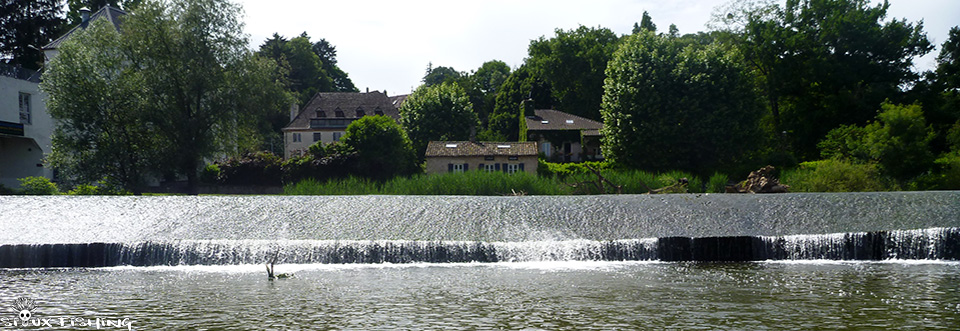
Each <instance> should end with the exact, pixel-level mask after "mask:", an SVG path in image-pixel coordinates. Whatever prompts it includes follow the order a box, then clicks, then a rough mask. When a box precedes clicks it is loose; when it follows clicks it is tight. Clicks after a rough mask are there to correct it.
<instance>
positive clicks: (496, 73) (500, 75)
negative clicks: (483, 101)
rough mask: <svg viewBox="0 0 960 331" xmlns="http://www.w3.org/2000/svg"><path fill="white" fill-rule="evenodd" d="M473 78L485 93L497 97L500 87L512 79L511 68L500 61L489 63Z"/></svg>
mask: <svg viewBox="0 0 960 331" xmlns="http://www.w3.org/2000/svg"><path fill="white" fill-rule="evenodd" d="M473 77H474V78H473V79H474V80H475V81H476V82H477V84H479V85H480V90H481V91H483V93H485V94H494V95H495V94H496V93H497V90H498V89H500V85H503V82H504V81H506V80H507V77H510V66H508V65H507V64H506V63H504V62H503V61H499V60H492V61H487V62H484V63H483V65H481V66H480V68H479V69H477V72H476V73H474V74H473Z"/></svg>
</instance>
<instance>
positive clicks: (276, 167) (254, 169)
mask: <svg viewBox="0 0 960 331" xmlns="http://www.w3.org/2000/svg"><path fill="white" fill-rule="evenodd" d="M217 166H218V167H219V168H220V176H219V182H220V183H222V184H226V185H280V177H281V168H280V166H281V163H280V157H279V156H276V155H274V154H272V153H270V152H262V151H261V152H255V153H246V154H244V155H243V156H241V157H239V158H229V159H227V160H225V161H223V162H222V163H220V164H218V165H217Z"/></svg>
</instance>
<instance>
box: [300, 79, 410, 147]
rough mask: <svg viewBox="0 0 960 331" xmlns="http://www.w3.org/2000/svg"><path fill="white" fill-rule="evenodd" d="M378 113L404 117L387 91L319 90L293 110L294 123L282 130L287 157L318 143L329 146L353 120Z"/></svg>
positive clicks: (342, 133)
mask: <svg viewBox="0 0 960 331" xmlns="http://www.w3.org/2000/svg"><path fill="white" fill-rule="evenodd" d="M376 115H382V116H387V117H390V118H392V119H394V120H396V121H399V120H400V113H399V111H397V108H396V107H395V106H394V103H393V100H391V99H390V98H388V97H387V95H386V93H381V92H377V91H373V92H367V93H355V92H320V93H317V94H316V95H315V96H313V98H312V99H310V102H308V103H307V105H306V106H304V107H303V108H300V109H296V107H294V108H293V109H291V111H290V124H288V125H287V126H286V127H284V128H283V129H282V131H283V147H284V148H283V150H284V153H283V156H284V158H285V159H289V158H291V157H295V156H300V155H303V154H304V153H306V152H307V150H308V148H309V147H310V145H313V144H314V143H316V142H322V143H323V144H324V145H328V144H331V143H334V142H337V141H340V138H342V137H343V135H344V134H346V131H347V126H348V125H350V123H353V121H355V120H358V119H360V118H362V117H364V116H376Z"/></svg>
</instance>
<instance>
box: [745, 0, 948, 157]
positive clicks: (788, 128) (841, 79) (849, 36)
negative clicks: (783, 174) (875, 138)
mask: <svg viewBox="0 0 960 331" xmlns="http://www.w3.org/2000/svg"><path fill="white" fill-rule="evenodd" d="M888 8H889V4H888V3H886V2H884V3H882V4H878V5H877V6H875V7H871V6H870V2H869V1H867V0H837V1H822V0H789V1H787V2H786V6H785V7H783V8H781V7H780V6H779V5H778V4H771V5H768V6H765V7H761V8H754V9H751V10H748V11H746V13H745V14H739V13H738V14H733V13H728V14H727V15H728V16H729V17H742V18H743V20H744V21H745V22H746V23H745V25H744V28H743V31H742V34H741V38H740V39H739V40H737V43H738V45H739V46H740V48H741V51H742V53H743V54H744V55H745V59H746V60H747V63H748V64H750V66H751V67H752V68H753V69H754V70H755V71H756V73H757V74H758V75H759V76H760V78H761V83H760V87H761V88H762V90H763V92H764V94H765V97H766V100H767V103H768V107H769V109H770V112H771V116H772V123H773V129H772V131H773V132H776V133H779V132H781V131H785V132H787V133H788V137H789V142H791V143H792V146H793V149H794V151H795V152H796V153H797V154H798V156H800V157H801V158H805V159H810V158H814V157H816V155H817V149H816V145H817V142H818V141H820V140H821V139H822V138H823V137H824V136H825V134H826V133H827V132H828V131H829V130H831V129H833V128H836V127H839V126H840V125H843V124H862V123H866V122H867V121H869V120H870V119H871V118H872V117H873V116H874V114H875V112H874V111H875V109H876V107H877V105H879V104H880V103H881V102H883V100H885V99H887V98H891V97H895V96H898V95H900V94H901V90H900V86H901V85H904V84H907V83H910V82H912V81H914V80H916V79H917V78H918V76H917V75H916V74H915V73H914V72H912V71H911V66H912V59H913V57H914V56H919V55H923V54H925V53H927V52H929V51H930V49H931V47H930V43H929V41H928V40H927V38H926V36H925V34H924V33H923V31H922V28H923V25H922V23H916V24H913V23H908V22H907V21H906V20H891V21H889V22H885V23H884V22H883V19H884V18H885V17H886V13H887V9H888Z"/></svg>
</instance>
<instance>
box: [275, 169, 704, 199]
mask: <svg viewBox="0 0 960 331" xmlns="http://www.w3.org/2000/svg"><path fill="white" fill-rule="evenodd" d="M601 173H602V174H603V176H604V177H605V178H607V179H608V180H609V181H610V182H612V183H614V184H616V185H620V186H622V193H624V194H639V193H647V192H648V191H647V189H646V188H645V187H644V186H643V185H642V184H640V183H645V184H646V185H647V186H649V187H650V188H651V189H660V188H664V187H667V186H671V185H675V184H676V183H677V182H678V179H680V178H687V180H688V182H689V184H688V185H687V187H686V188H687V190H688V191H689V192H692V193H699V192H702V191H703V190H702V181H700V179H698V178H695V177H693V176H691V175H690V174H686V173H683V172H666V173H660V174H657V173H648V172H643V171H636V170H631V171H618V170H609V169H607V170H603V171H602V172H601ZM603 190H605V191H603ZM600 193H610V194H612V193H616V191H615V190H614V189H613V188H611V187H610V186H609V185H607V184H605V185H604V188H603V189H600V188H599V187H598V186H597V177H596V176H595V175H589V174H581V173H575V174H568V175H567V176H564V177H560V176H538V175H533V174H527V173H516V174H506V173H502V172H482V171H468V172H463V173H444V174H433V175H417V176H413V177H408V178H407V177H404V178H395V179H393V180H390V181H387V182H384V183H377V182H374V181H370V180H366V179H360V178H355V177H351V178H348V179H342V180H330V181H326V182H319V181H315V180H304V181H301V182H299V183H296V184H291V185H287V186H285V187H284V194H288V195H367V194H382V195H488V196H498V195H513V194H527V195H575V194H600Z"/></svg>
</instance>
